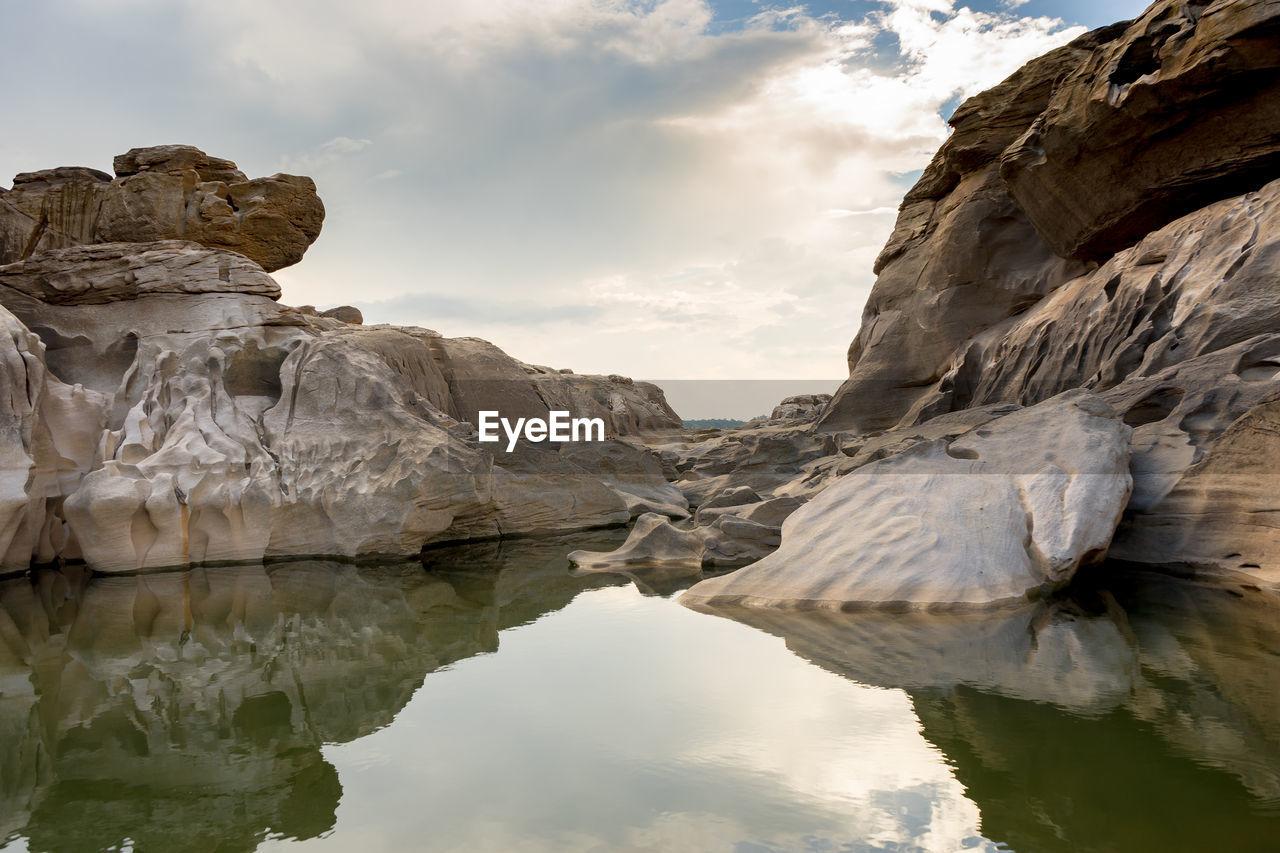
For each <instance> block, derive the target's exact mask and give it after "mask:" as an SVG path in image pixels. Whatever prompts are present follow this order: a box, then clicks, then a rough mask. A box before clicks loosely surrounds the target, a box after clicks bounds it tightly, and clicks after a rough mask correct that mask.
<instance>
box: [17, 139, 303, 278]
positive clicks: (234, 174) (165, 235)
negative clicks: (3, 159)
mask: <svg viewBox="0 0 1280 853" xmlns="http://www.w3.org/2000/svg"><path fill="white" fill-rule="evenodd" d="M114 168H115V173H116V175H115V177H114V178H112V177H111V176H110V175H107V174H105V173H103V172H99V171H97V170H96V169H86V168H83V167H79V166H74V167H62V168H58V169H44V170H42V171H39V172H26V173H23V174H20V175H18V176H17V177H15V178H14V179H13V188H12V189H10V190H8V191H7V192H5V193H3V194H2V195H0V264H8V263H12V262H14V261H20V260H25V259H26V258H29V257H31V256H32V255H35V254H37V253H39V252H42V251H44V250H47V249H63V248H67V247H70V246H83V245H90V244H96V243H148V242H152V241H156V240H175V239H176V240H190V241H192V242H195V243H200V244H201V245H204V246H208V247H210V248H215V249H230V250H232V251H235V252H239V253H240V254H242V255H244V256H245V257H247V258H249V259H250V260H252V261H254V262H255V263H257V264H258V265H259V266H261V267H262V268H263V269H265V270H267V271H268V272H270V271H273V270H278V269H280V268H281V267H287V266H289V265H290V264H295V263H297V262H298V261H299V260H301V259H302V255H303V253H304V252H305V251H306V250H307V247H308V246H310V245H311V244H312V243H314V242H315V239H316V237H318V236H320V225H321V223H323V222H324V205H323V204H322V203H321V202H320V197H319V196H318V195H316V185H315V183H314V182H312V180H311V179H310V178H302V177H298V176H297V175H272V176H271V177H269V178H254V179H253V180H250V179H249V178H247V177H246V176H245V174H244V172H241V171H240V170H239V169H237V168H236V164H235V163H232V162H231V161H230V160H223V159H221V158H219V157H210V156H208V155H207V154H205V153H204V152H203V151H201V150H200V149H198V148H193V147H191V146H190V145H162V146H158V147H154V148H135V149H133V150H132V151H130V152H128V153H127V154H121V155H120V156H119V157H116V158H115V164H114Z"/></svg>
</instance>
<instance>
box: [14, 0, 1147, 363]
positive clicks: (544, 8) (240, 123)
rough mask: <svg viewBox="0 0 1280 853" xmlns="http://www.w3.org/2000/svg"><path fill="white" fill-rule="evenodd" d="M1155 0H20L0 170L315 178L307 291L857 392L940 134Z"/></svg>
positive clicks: (590, 347)
mask: <svg viewBox="0 0 1280 853" xmlns="http://www.w3.org/2000/svg"><path fill="white" fill-rule="evenodd" d="M1143 5H1144V4H1143V3H1142V2H1141V0H1126V2H1122V3H1105V4H1104V3H1102V2H1099V0H1089V2H1085V3H1066V2H1062V1H1061V0H1027V2H1024V3H1019V2H1010V0H982V2H972V3H967V4H966V3H960V2H954V0H884V2H868V0H857V2H855V0H816V1H815V2H811V3H806V4H792V3H783V2H772V0H769V2H764V1H763V0H762V2H752V0H711V2H707V0H617V2H615V0H501V2H497V0H494V2H484V3H418V4H406V3H405V2H403V0H362V2H360V3H352V2H350V0H273V2H271V3H262V2H260V0H220V2H219V3H218V4H217V13H216V14H210V13H209V12H208V8H207V4H200V3H194V2H187V3H174V2H172V0H111V2H96V1H95V2H90V0H53V1H52V2H44V3H7V4H2V5H0V31H3V32H5V33H17V34H21V37H20V38H11V39H9V40H8V41H7V43H6V45H5V50H4V51H3V52H0V76H3V77H4V78H5V79H9V80H21V81H23V85H20V86H11V87H10V89H9V91H7V93H6V95H7V101H6V107H7V111H8V114H9V115H11V116H17V117H36V116H38V117H39V120H38V121H36V120H26V121H20V122H18V124H19V125H20V130H19V131H12V132H9V133H6V134H5V135H4V138H3V139H0V176H3V177H0V180H5V179H7V177H8V175H12V174H14V173H16V172H19V171H28V170H32V169H38V168H45V167H49V166H56V165H62V164H76V163H79V164H84V165H89V166H94V167H98V168H103V169H106V168H109V167H110V158H111V156H112V155H113V154H116V153H121V152H123V151H125V150H127V149H129V148H131V147H134V146H138V145H154V144H163V143H169V142H187V143H193V144H197V145H200V146H201V147H203V148H205V149H206V150H208V151H210V152H212V153H215V154H218V155H222V156H227V157H231V158H232V159H234V160H236V161H237V162H239V163H240V165H241V166H242V167H243V168H244V169H245V170H246V171H248V172H249V173H251V174H254V175H261V174H271V173H273V172H276V171H289V172H296V173H302V174H308V175H311V176H313V177H314V178H315V179H316V181H317V184H318V186H319V188H320V193H321V195H322V197H323V198H324V200H325V203H326V207H327V209H328V216H327V219H326V221H325V225H324V233H323V234H322V235H321V238H320V240H319V242H318V243H317V244H316V245H315V246H314V247H313V248H312V249H311V250H310V252H309V253H308V255H307V258H306V259H305V260H304V261H303V262H302V263H301V264H299V265H298V266H296V267H293V268H290V269H288V270H285V271H283V272H282V273H280V274H279V276H278V278H279V280H280V282H281V284H282V286H283V288H284V298H285V300H286V301H287V302H289V303H292V304H315V305H320V306H330V305H335V304H342V303H354V304H356V305H358V306H360V307H361V308H362V309H363V311H364V313H365V317H366V318H367V319H368V320H370V321H371V322H397V323H412V324H416V325H421V326H425V327H427V328H432V329H436V330H438V331H440V332H442V333H444V334H447V335H478V336H481V337H485V338H488V339H491V340H493V341H495V342H496V343H498V344H499V345H500V346H502V347H503V348H504V349H507V350H508V351H509V352H511V353H512V354H513V355H516V356H517V357H520V358H523V359H525V360H527V361H531V362H534V363H538V364H548V365H553V366H556V367H568V368H573V369H575V370H578V371H579V372H596V373H623V374H627V375H632V376H646V375H647V376H663V377H679V378H742V377H754V378H770V379H788V378H797V377H799V378H806V377H820V378H821V377H826V378H838V377H840V376H842V375H844V374H845V373H846V367H845V363H844V355H845V350H846V348H847V346H848V343H849V341H850V339H851V338H852V337H853V336H854V334H855V333H856V331H857V328H858V324H859V321H860V317H861V313H862V306H863V303H864V301H865V299H866V296H867V293H868V291H869V288H870V285H871V281H872V276H871V265H872V262H873V260H874V258H875V256H876V254H877V253H878V252H879V250H880V247H881V246H882V245H883V244H884V241H885V239H886V238H887V237H888V235H889V232H890V229H891V228H892V225H893V219H894V211H895V209H896V208H897V205H898V203H899V201H900V199H901V197H902V194H903V192H904V191H905V189H906V188H907V187H908V186H909V184H910V180H909V179H906V178H904V177H903V176H904V175H914V174H917V173H918V172H919V170H920V169H922V168H923V167H924V165H925V164H926V163H927V162H928V160H929V158H930V157H931V156H932V155H933V152H934V151H935V150H936V149H937V148H938V146H939V145H940V144H941V143H942V142H943V141H944V140H945V139H946V134H947V127H946V124H945V122H944V118H945V117H946V116H948V115H950V113H951V112H952V110H954V108H955V106H956V104H957V103H959V102H960V100H961V99H962V98H965V97H968V96H969V95H972V94H974V93H976V92H978V91H980V90H982V89H984V88H986V87H988V86H990V85H991V84H993V83H995V82H997V81H999V80H1000V79H1002V78H1004V77H1005V76H1006V75H1008V74H1009V73H1010V72H1012V71H1013V70H1014V69H1016V68H1017V67H1019V66H1020V65H1021V64H1023V63H1024V62H1025V61H1027V60H1028V59H1030V58H1031V57H1033V56H1036V55H1039V54H1041V53H1043V52H1044V51H1046V50H1047V49H1049V48H1052V47H1055V46H1057V45H1059V44H1061V43H1063V42H1065V41H1066V40H1067V39H1069V38H1071V37H1072V36H1074V35H1076V34H1077V33H1079V32H1081V31H1082V28H1083V27H1086V26H1095V25H1099V24H1103V23H1109V22H1110V21H1111V20H1113V19H1115V18H1120V17H1126V16H1132V15H1134V14H1136V13H1137V12H1139V11H1140V10H1141V8H1142V6H1143ZM51 56H56V57H57V58H58V61H57V62H53V63H50V62H49V61H48V58H49V57H51ZM32 69H39V73H35V74H33V73H32ZM86 81H92V85H86ZM104 92H105V93H111V97H104V96H103V93H104ZM831 211H846V212H854V213H858V214H859V215H842V216H835V217H833V216H831V215H830V212H831Z"/></svg>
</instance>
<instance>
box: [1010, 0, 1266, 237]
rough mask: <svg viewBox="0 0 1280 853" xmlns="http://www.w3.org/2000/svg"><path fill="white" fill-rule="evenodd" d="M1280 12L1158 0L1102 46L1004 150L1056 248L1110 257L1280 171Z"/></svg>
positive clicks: (1019, 196)
mask: <svg viewBox="0 0 1280 853" xmlns="http://www.w3.org/2000/svg"><path fill="white" fill-rule="evenodd" d="M1278 40H1280V8H1278V7H1277V6H1276V4H1275V3H1269V2H1234V3H1211V4H1207V6H1206V5H1205V4H1196V3H1183V2H1179V0H1161V2H1158V3H1156V4H1154V5H1153V6H1151V8H1149V9H1148V10H1147V11H1146V12H1145V13H1144V14H1143V15H1142V17H1140V18H1139V19H1137V20H1136V21H1134V22H1133V23H1132V25H1130V26H1129V27H1128V28H1127V29H1125V31H1124V33H1123V34H1122V35H1120V37H1118V38H1116V39H1114V40H1111V41H1108V42H1105V43H1102V44H1099V45H1098V46H1097V47H1096V48H1095V49H1094V50H1093V52H1092V54H1091V55H1090V56H1089V57H1088V59H1087V60H1086V61H1084V62H1083V63H1082V64H1081V65H1080V66H1079V67H1078V68H1077V69H1075V70H1074V71H1072V72H1071V73H1070V74H1069V75H1068V76H1067V77H1066V79H1064V80H1063V81H1062V82H1061V84H1060V85H1058V86H1057V88H1056V90H1055V92H1054V94H1053V97H1052V98H1051V99H1050V101H1049V104H1048V106H1047V107H1046V108H1045V110H1044V113H1043V114H1042V115H1041V116H1040V117H1039V118H1038V119H1036V121H1035V122H1034V123H1033V124H1032V126H1031V127H1030V128H1028V129H1027V131H1026V133H1025V134H1024V135H1023V136H1022V138H1021V139H1019V140H1018V142H1016V143H1015V144H1014V145H1012V146H1011V147H1010V148H1009V149H1008V150H1007V151H1006V152H1005V153H1004V155H1003V162H1002V165H1001V175H1002V176H1003V178H1004V179H1005V181H1006V182H1007V183H1008V185H1009V188H1010V191H1011V193H1012V195H1013V197H1014V198H1015V199H1016V200H1017V202H1018V205H1019V206H1020V207H1021V208H1022V209H1023V210H1024V211H1025V212H1026V214H1027V216H1028V217H1029V218H1030V220H1031V221H1032V222H1033V223H1034V224H1035V226H1036V228H1037V230H1038V231H1039V232H1040V233H1041V234H1042V235H1043V236H1044V239H1045V240H1046V241H1047V242H1048V244H1049V245H1050V246H1051V247H1053V249H1054V251H1055V252H1057V253H1058V254H1060V255H1062V256H1064V257H1073V258H1086V259H1098V260H1102V259H1105V258H1107V257H1108V256H1110V255H1111V254H1113V253H1114V252H1116V251H1118V250H1119V249H1123V248H1125V247H1127V246H1131V245H1133V244H1134V243H1136V242H1137V241H1138V240H1139V239H1141V238H1142V237H1143V236H1144V235H1145V234H1147V233H1148V232H1150V231H1153V230H1155V229H1157V228H1159V227H1160V226H1162V225H1164V224H1166V223H1168V222H1171V221H1173V220H1174V219H1177V218H1178V217H1180V216H1182V215H1184V214H1187V213H1190V212H1192V211H1194V210H1196V209H1197V208H1200V207H1203V206H1204V205H1206V204H1208V203H1210V202H1213V201H1217V200H1219V199H1223V198H1228V197H1231V196H1235V195H1239V194H1241V193H1243V192H1247V191H1249V190H1253V189H1256V188H1258V187H1259V186H1261V185H1262V184H1264V183H1266V182H1267V181H1270V180H1272V179H1274V178H1276V177H1280V137H1278V136H1277V128H1280V50H1277V47H1276V45H1277V42H1278Z"/></svg>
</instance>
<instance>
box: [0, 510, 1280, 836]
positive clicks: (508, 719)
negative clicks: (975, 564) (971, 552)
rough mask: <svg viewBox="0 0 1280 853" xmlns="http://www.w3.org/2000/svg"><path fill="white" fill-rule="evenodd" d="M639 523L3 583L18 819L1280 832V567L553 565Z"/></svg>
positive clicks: (43, 822)
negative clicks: (759, 581) (1261, 582)
mask: <svg viewBox="0 0 1280 853" xmlns="http://www.w3.org/2000/svg"><path fill="white" fill-rule="evenodd" d="M624 535H625V534H624V533H619V532H610V533H601V534H598V535H595V534H593V535H591V536H587V537H584V536H581V535H579V536H575V537H573V538H572V539H571V540H570V539H564V540H530V541H524V542H513V543H505V544H501V543H493V544H484V545H472V546H467V547H464V548H451V549H447V550H440V551H435V552H431V553H430V554H429V555H428V557H427V560H426V566H425V569H424V566H423V565H420V564H418V563H406V564H394V565H380V566H353V565H348V564H338V563H328V562H297V563H281V564H275V565H271V566H266V567H263V566H256V567H254V566H239V567H224V568H208V569H200V570H195V571H191V572H184V573H171V574H168V573H166V574H153V575H145V576H141V577H128V578H126V577H98V578H90V577H88V576H87V575H86V574H85V573H83V572H79V571H75V570H67V571H64V572H45V573H42V574H40V575H38V576H37V577H36V578H35V579H31V580H29V579H26V578H22V579H14V580H9V581H5V582H3V583H0V839H4V838H10V839H12V840H13V845H14V847H15V849H21V848H22V847H24V846H27V847H29V848H30V849H32V850H40V851H44V850H50V851H81V850H84V851H89V850H101V849H108V848H112V847H116V848H119V847H120V846H122V845H124V844H125V842H126V840H129V841H131V843H132V844H133V846H134V847H135V848H136V849H138V850H166V851H168V850H173V851H184V850H191V851H195V850H210V849H217V850H226V851H237V850H252V849H255V848H259V847H266V848H283V847H292V846H296V845H298V844H305V845H307V846H308V848H311V847H325V846H328V847H331V848H333V849H335V850H346V849H353V848H357V847H358V848H360V849H362V850H366V851H378V850H388V851H391V850H402V849H406V848H410V849H460V850H556V851H561V850H600V849H609V850H613V849H619V850H669V849H697V850H735V851H747V850H770V851H779V850H813V851H818V850H881V849H897V850H943V851H950V850H956V849H961V848H964V849H977V850H987V851H991V850H995V849H996V844H997V843H1003V844H1006V845H1008V846H1009V847H1010V848H1012V849H1015V850H1023V851H1040V850H1049V851H1053V850H1078V849H1085V850H1100V851H1107V850H1116V851H1142V850H1153V851H1154V850H1161V851H1163V850H1199V849H1205V850H1209V849H1232V850H1270V849H1275V847H1276V843H1275V839H1277V838H1280V601H1278V600H1277V597H1276V596H1274V595H1272V594H1268V593H1263V592H1259V591H1257V590H1252V589H1246V588H1237V589H1232V590H1224V589H1221V588H1210V587H1201V586H1196V585H1194V584H1191V583H1188V582H1184V581H1174V580H1169V579H1162V578H1159V577H1154V576H1143V575H1130V576H1119V577H1116V576H1109V577H1108V580H1107V582H1106V583H1105V584H1104V585H1101V586H1094V587H1092V588H1089V587H1081V588H1079V589H1077V590H1076V591H1075V592H1074V594H1073V595H1072V597H1069V598H1063V599H1058V600H1053V601H1047V602H1042V603H1040V604H1037V605H1036V606H1033V607H1028V608H1025V609H1022V610H1014V611H1006V612H1002V613H998V614H985V615H963V616H942V615H921V614H876V613H859V614H833V613H825V612H820V613H787V612H770V611H763V610H755V609H750V610H734V609H723V608H721V609H716V610H715V611H713V612H714V613H715V614H716V616H728V617H730V619H728V620H726V619H721V618H709V617H708V616H706V615H705V614H702V613H695V612H692V611H690V610H687V609H685V608H682V607H679V606H677V605H676V604H675V603H674V602H672V601H670V600H668V599H666V598H663V597H662V596H663V595H667V594H670V592H671V591H672V589H673V588H674V587H673V586H672V584H671V583H668V582H667V581H665V580H663V579H661V578H657V579H655V578H652V577H650V578H646V579H644V584H643V588H642V589H641V591H642V592H645V593H648V595H641V594H639V593H638V592H637V591H636V589H634V588H632V587H630V586H625V587H624V586H615V585H617V584H625V583H628V582H629V581H628V579H626V578H622V577H610V576H607V575H599V574H586V575H579V576H575V575H573V574H572V573H571V572H569V571H568V569H567V566H566V563H565V555H566V554H567V553H568V552H569V551H571V550H574V549H576V548H590V549H594V550H609V549H610V548H612V547H613V546H614V545H616V544H618V543H619V542H620V541H621V539H622V538H623V536H624ZM597 587H611V588H608V589H594V588H597ZM584 590H592V591H590V592H588V593H587V594H584V595H579V594H580V593H583V592H584ZM739 622H740V623H745V624H736V623H739ZM500 633H501V638H502V650H501V653H500V654H487V653H491V652H495V651H498V644H499V635H500ZM779 638H781V639H779ZM797 656H798V658H800V659H803V661H802V660H800V659H798V658H797ZM804 661H808V662H809V663H805V662H804ZM809 664H814V665H809ZM815 665H816V666H815ZM432 673H434V674H432ZM429 674H431V675H430V677H429V678H428V677H427V676H428V675H429ZM0 846H3V844H0Z"/></svg>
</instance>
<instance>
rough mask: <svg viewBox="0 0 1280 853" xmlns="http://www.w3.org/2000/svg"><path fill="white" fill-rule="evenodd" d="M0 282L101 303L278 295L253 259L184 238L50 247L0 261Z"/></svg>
mask: <svg viewBox="0 0 1280 853" xmlns="http://www.w3.org/2000/svg"><path fill="white" fill-rule="evenodd" d="M0 286H3V287H9V288H12V289H14V290H17V291H19V292H21V293H25V294H26V295H27V296H30V297H33V298H35V299H39V300H41V301H43V302H47V303H49V304H51V305H104V304H106V303H108V302H120V301H124V300H129V299H137V298H138V297H139V296H144V295H148V294H156V293H248V294H253V295H256V296H266V297H268V298H271V299H279V298H280V286H279V285H277V284H276V283H275V281H273V280H272V278H271V276H269V275H267V274H266V273H265V272H264V271H263V269H262V267H260V266H258V265H257V264H255V263H254V262H253V261H251V260H249V259H248V258H245V257H244V256H242V255H239V254H236V253H235V252H227V251H223V250H219V249H208V248H205V247H204V246H201V245H200V244H198V243H191V242H187V241H184V240H164V241H160V242H155V243H103V244H99V245H94V246H75V247H72V248H68V249H52V250H49V251H47V252H41V253H39V254H38V255H35V256H34V257H31V258H28V259H27V260H24V261H18V262H16V263H12V264H7V265H5V266H0Z"/></svg>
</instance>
